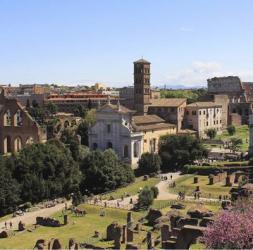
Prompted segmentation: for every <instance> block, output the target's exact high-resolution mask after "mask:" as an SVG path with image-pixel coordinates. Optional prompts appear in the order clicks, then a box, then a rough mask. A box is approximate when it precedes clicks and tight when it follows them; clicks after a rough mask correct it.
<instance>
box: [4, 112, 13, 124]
mask: <svg viewBox="0 0 253 250" xmlns="http://www.w3.org/2000/svg"><path fill="white" fill-rule="evenodd" d="M4 126H11V111H10V110H9V109H7V110H6V111H5V113H4Z"/></svg>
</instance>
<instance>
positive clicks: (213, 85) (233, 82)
mask: <svg viewBox="0 0 253 250" xmlns="http://www.w3.org/2000/svg"><path fill="white" fill-rule="evenodd" d="M207 82H208V95H209V97H211V98H212V99H213V101H215V102H216V103H219V104H222V106H223V117H222V121H223V127H226V126H227V124H234V125H240V124H248V122H249V114H250V111H251V108H252V105H253V82H242V81H241V80H240V78H239V77H238V76H228V77H214V78H212V79H208V80H207ZM226 121H227V124H226Z"/></svg>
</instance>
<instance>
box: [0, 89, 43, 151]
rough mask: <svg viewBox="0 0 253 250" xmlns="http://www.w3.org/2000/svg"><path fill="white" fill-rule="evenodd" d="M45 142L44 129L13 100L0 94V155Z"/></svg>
mask: <svg viewBox="0 0 253 250" xmlns="http://www.w3.org/2000/svg"><path fill="white" fill-rule="evenodd" d="M44 141H46V133H45V131H44V129H42V128H41V127H39V125H38V124H37V123H36V122H35V121H34V120H33V118H32V117H31V116H30V115H29V114H28V112H27V111H26V110H25V109H24V108H23V107H22V106H21V105H20V104H19V102H18V101H17V100H16V99H15V98H11V97H6V96H5V93H4V90H2V92H1V94H0V153H1V154H5V153H14V152H18V151H19V150H21V149H22V148H23V147H24V146H25V145H26V144H31V143H34V142H44Z"/></svg>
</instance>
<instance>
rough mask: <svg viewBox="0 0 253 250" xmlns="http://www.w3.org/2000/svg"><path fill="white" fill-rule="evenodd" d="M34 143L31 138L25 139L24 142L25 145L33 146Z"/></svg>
mask: <svg viewBox="0 0 253 250" xmlns="http://www.w3.org/2000/svg"><path fill="white" fill-rule="evenodd" d="M33 143H34V139H33V137H32V136H29V137H28V138H27V139H26V142H25V144H33Z"/></svg>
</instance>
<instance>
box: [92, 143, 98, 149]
mask: <svg viewBox="0 0 253 250" xmlns="http://www.w3.org/2000/svg"><path fill="white" fill-rule="evenodd" d="M92 148H93V150H96V149H97V148H98V144H97V143H96V142H94V143H93V146H92Z"/></svg>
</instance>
